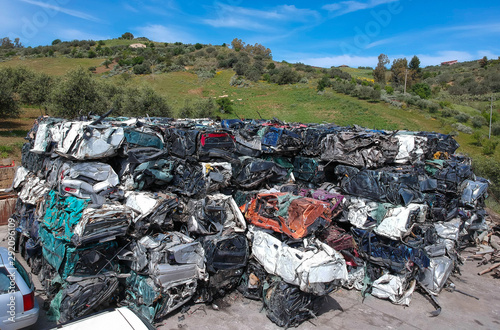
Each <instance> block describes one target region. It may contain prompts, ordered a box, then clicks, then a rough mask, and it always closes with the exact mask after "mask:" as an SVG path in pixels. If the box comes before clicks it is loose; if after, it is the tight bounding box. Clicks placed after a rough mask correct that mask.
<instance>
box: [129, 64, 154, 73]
mask: <svg viewBox="0 0 500 330" xmlns="http://www.w3.org/2000/svg"><path fill="white" fill-rule="evenodd" d="M133 71H134V74H150V73H151V67H150V66H149V65H148V64H146V63H142V64H137V65H134V67H133Z"/></svg>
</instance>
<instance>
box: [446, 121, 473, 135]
mask: <svg viewBox="0 0 500 330" xmlns="http://www.w3.org/2000/svg"><path fill="white" fill-rule="evenodd" d="M451 126H452V127H453V128H454V129H456V130H457V131H459V132H462V133H465V134H472V133H473V132H474V131H473V130H472V128H470V127H469V126H467V125H464V124H461V123H454V124H453V125H451Z"/></svg>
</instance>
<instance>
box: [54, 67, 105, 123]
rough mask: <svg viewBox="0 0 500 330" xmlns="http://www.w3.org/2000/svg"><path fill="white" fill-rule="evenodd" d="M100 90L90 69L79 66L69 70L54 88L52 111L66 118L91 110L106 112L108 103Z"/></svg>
mask: <svg viewBox="0 0 500 330" xmlns="http://www.w3.org/2000/svg"><path fill="white" fill-rule="evenodd" d="M99 90H100V86H99V84H98V83H97V81H96V80H95V79H93V77H92V74H91V73H90V72H89V71H88V70H84V69H83V68H82V67H79V68H78V69H75V70H72V71H69V72H68V73H67V74H66V75H65V76H64V77H63V79H61V80H60V81H59V82H58V84H57V85H56V86H55V88H54V89H53V90H52V93H51V95H50V103H49V110H50V113H51V114H52V115H55V116H58V117H64V118H75V117H77V116H79V115H86V114H88V113H90V112H93V113H97V114H100V113H104V111H105V109H106V105H105V103H104V102H103V98H102V97H101V94H100V93H99Z"/></svg>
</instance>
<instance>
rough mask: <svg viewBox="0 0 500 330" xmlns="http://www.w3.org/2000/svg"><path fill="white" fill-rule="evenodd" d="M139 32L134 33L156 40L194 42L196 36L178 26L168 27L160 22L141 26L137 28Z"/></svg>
mask: <svg viewBox="0 0 500 330" xmlns="http://www.w3.org/2000/svg"><path fill="white" fill-rule="evenodd" d="M136 31H137V33H134V35H140V36H144V37H147V38H149V39H152V40H154V41H161V42H177V41H180V42H183V43H192V42H194V41H193V40H194V38H193V37H192V36H191V35H190V34H189V33H186V32H183V31H180V29H178V28H173V27H166V26H163V25H159V24H149V25H146V26H141V27H138V28H136Z"/></svg>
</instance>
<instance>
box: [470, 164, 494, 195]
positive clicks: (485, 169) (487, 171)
mask: <svg viewBox="0 0 500 330" xmlns="http://www.w3.org/2000/svg"><path fill="white" fill-rule="evenodd" d="M472 168H473V169H474V173H476V174H477V175H479V176H482V177H484V178H487V179H488V180H490V182H491V185H490V186H489V188H488V191H489V192H491V193H492V194H493V195H494V196H496V198H497V199H498V198H499V197H500V163H499V162H497V161H496V160H495V159H494V158H490V157H481V156H478V157H474V158H473V160H472Z"/></svg>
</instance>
